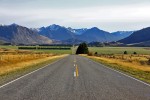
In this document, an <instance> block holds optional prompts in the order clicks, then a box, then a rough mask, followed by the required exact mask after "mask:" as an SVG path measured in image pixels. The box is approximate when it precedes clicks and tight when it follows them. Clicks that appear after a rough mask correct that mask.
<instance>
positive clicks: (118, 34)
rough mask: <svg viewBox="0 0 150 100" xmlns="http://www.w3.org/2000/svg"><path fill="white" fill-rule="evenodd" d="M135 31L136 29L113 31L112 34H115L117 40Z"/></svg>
mask: <svg viewBox="0 0 150 100" xmlns="http://www.w3.org/2000/svg"><path fill="white" fill-rule="evenodd" d="M133 32H134V31H117V32H113V33H111V34H112V35H114V36H115V38H116V40H121V39H124V38H126V37H128V36H130V35H131V34H132V33H133Z"/></svg>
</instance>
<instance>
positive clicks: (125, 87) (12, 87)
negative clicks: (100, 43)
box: [0, 55, 150, 100]
mask: <svg viewBox="0 0 150 100" xmlns="http://www.w3.org/2000/svg"><path fill="white" fill-rule="evenodd" d="M0 100H150V86H149V85H146V84H143V83H141V82H139V81H137V80H135V79H132V78H130V77H127V76H125V75H122V74H120V73H118V72H116V71H113V70H111V69H109V68H107V67H104V66H103V65H100V64H98V63H96V62H93V61H91V60H90V59H88V58H85V57H81V56H77V55H70V56H68V57H65V58H63V59H61V60H60V61H58V62H56V63H53V64H51V65H49V66H47V67H44V68H43V69H40V70H38V71H36V72H34V73H31V74H29V75H26V76H25V77H22V78H20V79H17V80H15V81H13V82H10V83H9V84H7V85H4V86H1V87H0Z"/></svg>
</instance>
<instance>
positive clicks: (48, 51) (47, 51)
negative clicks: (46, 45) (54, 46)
mask: <svg viewBox="0 0 150 100" xmlns="http://www.w3.org/2000/svg"><path fill="white" fill-rule="evenodd" d="M33 51H35V52H45V53H52V54H71V53H72V51H71V50H33Z"/></svg>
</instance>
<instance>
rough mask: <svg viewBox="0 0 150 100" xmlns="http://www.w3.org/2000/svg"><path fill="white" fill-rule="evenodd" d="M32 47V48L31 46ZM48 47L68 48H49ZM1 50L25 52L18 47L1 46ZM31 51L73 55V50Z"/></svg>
mask: <svg viewBox="0 0 150 100" xmlns="http://www.w3.org/2000/svg"><path fill="white" fill-rule="evenodd" d="M29 47H31V46H29ZM47 47H56V48H57V47H58V48H59V47H68V46H47ZM0 48H5V49H15V50H23V49H18V46H3V45H0ZM29 51H34V52H45V53H52V54H71V53H72V49H70V50H34V49H33V50H29Z"/></svg>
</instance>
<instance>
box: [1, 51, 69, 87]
mask: <svg viewBox="0 0 150 100" xmlns="http://www.w3.org/2000/svg"><path fill="white" fill-rule="evenodd" d="M65 56H67V55H66V54H59V55H58V54H57V55H56V54H50V53H45V52H44V53H42V52H32V51H26V50H14V49H7V50H5V49H0V84H3V83H5V82H6V81H8V80H11V79H14V78H16V77H18V76H20V75H23V74H25V73H28V72H30V71H32V70H35V69H37V68H40V67H43V66H44V65H46V64H48V63H51V62H54V61H56V60H58V59H60V58H63V57H65Z"/></svg>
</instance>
